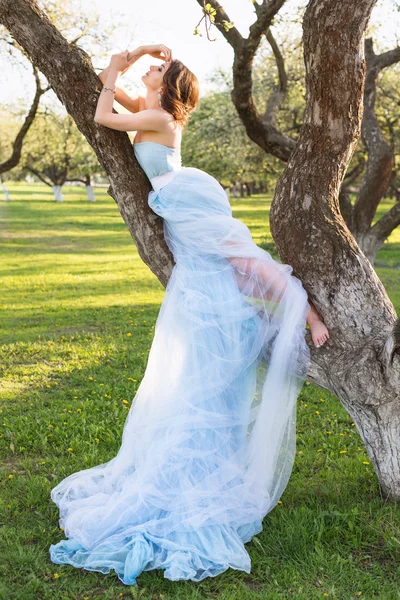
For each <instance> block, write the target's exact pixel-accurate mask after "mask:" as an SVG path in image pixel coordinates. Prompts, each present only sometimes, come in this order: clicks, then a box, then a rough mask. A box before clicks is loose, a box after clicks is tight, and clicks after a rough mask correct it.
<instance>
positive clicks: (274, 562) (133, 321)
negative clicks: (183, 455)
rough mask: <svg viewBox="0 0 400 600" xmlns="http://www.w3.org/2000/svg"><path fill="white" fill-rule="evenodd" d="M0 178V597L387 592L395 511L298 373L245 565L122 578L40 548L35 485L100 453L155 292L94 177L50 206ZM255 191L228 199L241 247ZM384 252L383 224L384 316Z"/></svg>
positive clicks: (120, 417) (43, 505) (127, 395)
mask: <svg viewBox="0 0 400 600" xmlns="http://www.w3.org/2000/svg"><path fill="white" fill-rule="evenodd" d="M9 187H10V192H11V195H12V197H13V198H14V201H13V202H10V203H8V204H7V205H6V206H5V207H4V208H3V209H2V211H3V212H4V213H5V217H6V225H5V226H4V227H3V230H2V231H3V237H0V246H1V252H2V255H3V256H4V257H5V260H4V261H3V263H2V267H1V271H0V278H1V280H0V283H1V289H2V302H1V305H0V323H1V327H2V330H1V346H0V355H1V356H0V398H1V401H2V402H1V407H0V410H1V420H0V428H1V431H0V453H1V459H2V462H1V470H0V487H1V493H0V498H1V500H0V519H1V523H2V535H1V538H0V552H1V561H0V598H2V599H3V598H4V599H7V600H38V599H40V600H59V599H60V600H84V599H90V600H100V599H101V600H116V599H119V598H122V599H124V598H125V599H126V600H128V598H143V599H146V600H199V599H203V598H207V599H211V598H216V599H218V600H267V599H268V600H289V599H295V600H322V599H325V598H327V599H328V600H329V598H331V599H332V600H356V599H358V598H360V599H361V600H362V599H363V598H364V599H365V600H370V599H372V598H379V599H382V600H395V599H396V598H397V597H398V581H399V577H400V572H399V564H400V562H399V561H400V554H399V539H400V508H399V506H398V505H397V504H395V503H393V502H387V501H385V500H383V499H382V498H381V496H380V494H379V489H378V485H377V480H376V476H375V473H374V471H373V468H372V466H371V464H370V461H369V460H368V456H367V453H366V450H365V448H364V447H363V445H362V442H361V439H360V436H359V434H358V432H357V431H356V428H355V427H354V426H353V423H352V419H351V418H350V416H349V415H348V414H347V413H346V411H345V410H344V408H343V407H342V406H341V404H339V402H338V401H337V399H336V398H335V397H334V396H333V395H331V394H330V393H329V392H327V391H326V390H321V389H319V388H317V387H315V386H313V385H310V384H309V383H308V382H306V383H305V385H304V387H303V389H302V391H301V393H300V396H299V399H298V411H297V415H298V421H297V436H298V437H297V440H298V441H297V454H296V459H295V465H294V470H293V473H292V477H291V479H290V481H289V485H288V486H287V488H286V490H285V492H284V494H283V496H282V498H281V503H280V504H278V505H277V506H276V508H275V509H274V510H273V511H271V512H270V513H269V514H268V515H267V516H266V517H265V519H264V529H263V531H262V532H261V533H260V534H258V535H257V536H256V537H254V538H253V539H252V541H251V542H249V543H247V544H246V549H247V551H248V552H249V554H250V557H251V561H252V568H251V573H250V574H247V573H244V572H241V571H236V570H233V569H230V570H228V571H227V572H225V573H223V574H222V575H219V576H218V577H215V578H209V579H206V580H204V581H202V582H200V583H194V582H190V581H179V582H173V581H169V580H166V579H164V577H163V572H162V571H148V572H143V573H142V574H141V575H140V577H139V578H138V585H137V586H124V585H123V584H122V583H121V582H120V581H119V580H118V578H117V576H116V575H115V574H114V573H110V574H109V575H103V574H101V573H90V572H87V571H83V570H79V569H75V568H73V567H71V566H68V565H55V564H53V563H52V562H51V561H50V560H49V555H48V550H49V546H50V544H54V543H56V542H58V541H59V540H61V539H63V537H64V535H63V532H62V531H60V529H59V526H58V519H59V513H58V509H57V507H56V506H55V505H54V504H53V503H52V501H51V499H50V490H51V489H52V488H53V487H54V486H55V485H56V484H57V483H58V482H59V481H60V480H61V479H62V478H64V477H66V476H67V475H69V474H71V473H74V472H76V471H78V470H81V469H84V468H88V467H90V466H94V465H97V464H100V463H101V462H103V463H104V462H106V461H108V460H110V459H111V458H113V457H114V456H115V455H116V453H117V451H118V449H119V447H120V444H121V436H122V430H123V424H124V422H125V419H126V417H127V414H128V409H129V406H130V404H131V402H132V399H133V397H134V394H135V392H136V390H137V389H138V386H139V384H140V382H141V380H142V377H143V375H144V372H145V368H146V362H147V356H148V353H149V350H150V347H151V343H152V340H153V336H154V328H155V323H156V319H157V315H158V311H159V308H160V303H161V301H162V299H163V297H164V293H165V291H164V288H163V287H162V286H161V284H160V283H159V281H158V280H157V279H156V277H155V276H154V275H153V273H152V272H151V271H150V270H149V269H148V267H147V266H146V265H144V263H143V262H142V261H141V259H140V257H139V255H138V252H137V250H136V248H135V246H134V244H133V243H132V238H131V236H130V234H129V231H128V230H127V228H126V225H125V224H124V222H123V219H122V217H121V215H120V214H119V212H118V209H117V207H116V205H115V202H114V201H113V200H112V199H111V198H110V197H109V196H107V194H106V192H105V190H104V189H103V190H97V191H96V194H97V197H98V201H97V202H96V204H95V205H93V204H90V203H87V202H86V197H85V193H84V191H83V190H82V189H80V188H68V189H66V190H65V199H66V200H67V202H65V203H64V204H54V203H53V202H52V194H51V190H49V188H47V187H46V186H44V185H36V184H35V185H30V186H27V185H26V184H19V183H18V184H10V186H9ZM270 202H271V196H268V197H266V196H263V197H260V198H257V199H254V198H252V199H251V200H250V201H249V200H248V199H246V201H245V202H243V201H241V200H240V199H238V200H234V201H232V208H233V214H234V216H235V217H237V218H240V219H241V220H243V222H245V223H246V224H247V225H248V226H249V227H250V229H251V232H252V235H253V239H254V240H255V241H256V242H257V243H263V244H264V243H266V244H268V245H270V246H272V247H273V242H272V239H271V236H270V233H269V230H268V210H269V205H270ZM388 208H389V207H388V205H386V206H384V207H382V209H383V210H387V209H388ZM399 253H400V232H399V231H397V232H396V231H395V232H393V233H392V235H391V237H390V240H389V243H388V244H385V246H384V248H383V249H382V250H381V251H380V252H379V253H378V260H377V262H379V264H380V265H381V267H380V268H379V269H378V274H379V276H380V277H381V279H382V281H383V283H384V284H385V286H386V289H387V290H388V293H389V296H390V298H391V300H392V301H393V302H394V305H395V308H396V311H397V312H399V310H400V293H399V286H398V270H397V269H396V268H395V267H396V264H397V265H398V264H399ZM391 265H392V267H394V268H391ZM166 360H168V358H167V357H166ZM149 451H151V449H149Z"/></svg>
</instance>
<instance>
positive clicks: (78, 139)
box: [22, 109, 101, 202]
mask: <svg viewBox="0 0 400 600" xmlns="http://www.w3.org/2000/svg"><path fill="white" fill-rule="evenodd" d="M22 168H23V170H24V171H25V172H26V171H29V172H30V173H32V174H33V175H35V177H37V178H38V179H39V180H40V181H42V182H43V183H45V184H46V185H48V186H50V187H51V188H52V190H53V193H54V198H55V200H56V202H62V201H63V195H62V190H61V188H62V186H63V185H64V184H65V183H66V182H67V181H77V180H78V181H83V182H84V183H85V185H86V186H87V190H88V197H89V200H90V201H94V196H93V190H92V187H91V177H92V175H94V174H95V173H98V172H99V171H100V170H101V168H100V166H99V163H98V161H97V159H96V156H95V154H94V152H93V150H92V149H91V148H90V146H89V145H88V143H87V142H86V140H85V138H84V137H83V135H82V134H81V133H80V131H78V129H77V127H76V125H75V123H74V120H73V119H72V117H71V116H70V115H63V114H59V113H58V112H56V111H51V110H50V109H47V110H46V112H45V113H43V114H40V115H38V116H37V117H36V120H35V123H34V125H33V127H32V129H31V131H30V133H29V135H28V136H27V139H26V143H25V147H24V152H23V156H22Z"/></svg>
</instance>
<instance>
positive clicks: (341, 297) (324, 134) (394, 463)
mask: <svg viewBox="0 0 400 600" xmlns="http://www.w3.org/2000/svg"><path fill="white" fill-rule="evenodd" d="M373 3H374V0H358V2H357V3H356V4H354V3H349V2H348V1H347V0H336V2H334V3H333V2H331V0H311V1H310V2H309V5H308V7H307V10H306V14H305V18H304V22H303V30H304V54H305V64H306V90H307V95H306V113H305V119H304V124H303V126H302V128H301V132H300V136H299V140H298V143H297V144H295V143H294V142H293V140H290V138H287V137H286V136H283V135H282V134H281V133H280V132H279V131H277V129H276V128H275V127H274V125H273V124H271V123H269V122H266V123H261V124H260V122H259V118H258V117H259V115H258V113H257V111H256V109H255V106H254V103H253V102H252V99H251V64H252V60H253V58H254V54H255V52H256V50H257V47H258V45H259V42H260V39H261V36H262V35H263V34H264V32H265V31H266V30H267V29H268V28H269V26H270V24H271V20H272V18H273V16H274V15H275V14H276V12H277V10H278V9H279V8H280V6H281V5H282V4H283V0H279V1H278V0H270V1H269V2H267V1H266V0H264V1H263V2H262V4H259V5H257V8H256V12H257V20H256V22H255V23H254V24H253V25H252V26H251V27H250V34H249V37H248V38H247V39H246V40H244V38H242V36H241V35H240V33H239V32H238V31H237V29H236V28H234V27H229V28H228V31H225V33H226V34H227V35H228V34H229V36H230V39H231V40H232V41H233V44H234V46H235V54H236V56H235V61H234V80H235V88H234V93H233V96H234V99H235V102H236V103H237V104H238V106H239V109H240V111H241V113H242V114H243V116H245V115H246V114H247V115H248V117H249V119H246V120H247V126H246V130H247V128H248V129H249V131H250V132H251V133H252V135H253V137H254V138H256V139H259V141H260V144H261V145H264V146H265V150H267V151H271V150H274V151H276V152H277V153H278V154H279V153H280V154H282V156H283V157H286V158H287V157H289V161H288V164H287V167H286V169H285V171H284V173H283V175H282V176H281V178H280V180H279V182H278V185H277V190H276V194H275V197H274V200H273V203H272V209H271V226H272V233H273V235H274V240H275V243H276V245H277V248H278V251H279V254H280V257H281V259H282V260H283V261H284V262H287V263H289V264H291V265H293V269H294V274H296V275H297V276H298V277H299V278H300V279H301V280H302V282H303V284H304V287H305V289H306V290H307V292H308V293H309V295H310V299H311V301H312V302H313V304H315V306H316V307H317V309H318V310H319V312H320V313H321V315H322V316H323V318H324V320H325V322H326V324H327V326H328V328H329V329H330V340H328V341H327V342H326V343H325V344H324V345H323V346H322V347H321V348H319V349H316V348H314V347H313V345H312V342H311V339H310V336H309V333H307V340H308V341H309V344H310V352H311V369H310V373H309V378H310V380H312V381H313V382H315V383H316V384H318V385H320V386H322V387H326V388H327V389H330V390H331V391H332V392H333V393H335V394H336V395H337V396H338V397H339V398H340V400H341V402H342V403H343V405H344V406H345V407H346V408H347V410H348V411H349V413H350V414H351V416H352V417H353V419H354V423H355V425H356V426H357V428H358V430H359V432H360V434H361V436H362V438H363V440H364V442H365V444H366V447H367V451H368V453H369V456H370V457H371V462H372V463H373V465H374V467H375V469H376V472H377V475H378V478H379V481H380V484H381V487H382V491H383V493H384V494H386V495H387V496H388V497H391V498H396V499H400V445H399V443H398V439H399V430H400V402H399V400H400V397H399V383H398V380H399V372H400V357H399V354H398V351H399V349H400V321H399V320H398V319H397V316H396V313H395V311H394V308H393V305H392V304H391V302H390V300H389V298H388V297H387V294H386V292H385V290H384V288H383V286H382V284H381V282H380V281H379V279H378V277H377V275H376V273H375V272H374V270H373V268H372V266H371V264H370V263H369V261H368V260H367V259H366V258H365V256H364V254H363V253H362V251H361V250H360V248H359V247H358V245H357V243H356V242H355V240H354V238H353V236H352V235H351V232H350V231H349V229H348V227H347V225H346V223H345V221H344V220H343V217H342V215H341V213H340V210H339V200H338V197H339V189H340V185H341V182H342V180H343V177H344V174H345V171H346V168H347V166H348V163H349V160H350V157H351V155H352V152H353V150H354V145H355V143H356V141H357V138H358V137H359V135H360V127H361V116H362V93H363V84H364V76H365V60H364V56H363V37H364V32H365V29H366V26H367V23H368V19H369V16H370V12H371V9H372V6H373ZM218 6H219V5H218ZM219 10H221V11H222V10H223V9H219ZM224 14H225V15H226V13H223V14H222V16H223V15H224ZM227 21H228V22H229V19H227ZM0 22H2V23H3V24H4V25H5V26H6V27H7V28H8V29H9V31H10V32H11V33H12V35H13V36H14V37H15V38H16V39H17V40H18V42H19V43H20V44H21V45H23V47H24V48H25V50H26V51H27V52H28V53H29V55H30V56H31V58H32V60H33V62H34V63H35V64H36V65H37V66H38V68H39V69H40V70H41V71H42V72H44V73H45V75H46V77H47V79H48V80H49V82H50V83H51V85H52V87H53V89H54V90H55V92H56V93H57V95H58V97H59V98H60V100H61V102H62V103H63V104H64V105H65V106H66V108H67V111H68V112H69V114H71V116H73V118H74V120H75V122H76V123H77V125H78V128H79V129H80V130H81V131H82V133H84V135H85V137H86V138H87V139H88V141H89V143H90V144H91V145H92V147H93V148H94V150H95V152H96V154H97V156H98V158H99V160H100V162H101V164H102V165H103V166H104V168H105V170H106V172H107V173H108V174H109V177H110V181H111V187H110V193H111V194H112V195H113V197H114V199H115V200H116V202H117V204H118V207H119V209H120V211H121V214H122V216H123V218H124V220H125V222H126V224H127V226H128V228H129V230H130V231H131V233H132V235H133V237H134V239H135V241H136V242H137V246H138V250H139V253H140V255H141V257H142V258H143V260H145V262H146V263H147V264H148V265H149V266H150V267H151V269H152V270H153V272H154V273H155V274H156V275H157V276H158V277H159V279H160V281H162V283H164V285H165V284H166V283H167V281H168V277H169V275H170V273H171V267H172V258H171V256H170V254H169V253H168V250H167V248H166V244H165V241H164V238H163V231H162V227H161V223H159V224H157V226H156V227H155V226H154V215H151V211H150V209H149V207H148V206H147V202H146V200H147V193H148V191H149V190H150V185H149V182H148V181H147V179H146V177H145V175H144V173H143V172H142V170H141V169H140V168H139V165H138V164H137V161H136V160H135V159H134V155H133V152H132V148H131V144H130V142H129V138H128V136H127V135H126V134H125V133H121V132H117V131H113V130H107V129H105V128H104V129H103V128H101V127H100V126H98V125H96V124H95V123H94V121H93V116H94V112H95V107H96V101H97V94H96V91H97V92H98V90H99V87H100V86H99V80H98V78H97V77H96V76H95V74H94V72H93V69H92V68H91V64H90V59H89V57H88V55H87V54H86V53H85V52H83V51H82V50H81V49H79V48H74V47H71V46H70V45H69V44H68V43H67V41H66V40H65V39H64V38H63V37H62V36H61V34H60V33H59V32H58V31H57V30H56V28H55V27H54V26H53V25H52V24H51V23H50V21H49V20H48V19H47V17H46V15H44V14H43V12H42V11H41V10H40V9H39V7H38V6H37V4H36V2H34V0H0ZM221 27H222V29H224V27H223V26H221ZM50 56H51V58H50ZM60 66H62V69H61V68H60ZM247 71H249V73H250V75H248V73H247ZM240 77H242V78H243V81H242V82H240V81H238V79H240ZM239 89H241V90H242V92H243V95H242V97H241V98H240V97H238V94H239Z"/></svg>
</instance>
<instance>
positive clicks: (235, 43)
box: [197, 0, 400, 264]
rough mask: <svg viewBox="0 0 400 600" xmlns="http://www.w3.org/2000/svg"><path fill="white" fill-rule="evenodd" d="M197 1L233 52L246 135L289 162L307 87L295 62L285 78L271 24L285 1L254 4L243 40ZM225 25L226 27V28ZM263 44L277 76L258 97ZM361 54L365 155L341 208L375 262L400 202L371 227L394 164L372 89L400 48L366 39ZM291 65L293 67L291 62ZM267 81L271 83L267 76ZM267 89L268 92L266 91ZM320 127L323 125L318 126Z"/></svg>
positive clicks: (210, 5) (216, 7) (216, 9)
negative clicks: (380, 47) (379, 46)
mask: <svg viewBox="0 0 400 600" xmlns="http://www.w3.org/2000/svg"><path fill="white" fill-rule="evenodd" d="M197 2H198V4H200V6H202V7H203V12H204V19H205V21H206V22H207V21H208V22H209V23H212V24H213V25H215V27H217V29H218V30H219V31H220V32H221V34H222V35H223V36H224V37H225V39H226V40H227V41H228V43H229V44H230V45H231V47H232V49H233V51H234V62H233V68H232V91H231V97H232V101H233V104H234V106H235V108H236V111H237V114H238V116H239V117H240V119H241V121H242V123H243V125H244V127H245V129H246V132H247V135H248V136H249V138H250V139H251V140H253V141H254V142H255V143H256V144H257V145H258V146H259V147H260V148H262V149H263V150H264V151H265V152H266V153H268V154H271V155H272V156H275V157H277V158H279V159H280V160H282V161H284V162H286V161H288V160H289V157H290V156H291V153H292V151H293V149H294V148H295V145H296V139H297V136H293V133H298V131H299V129H298V127H299V125H300V124H301V122H302V113H303V108H304V100H302V98H301V96H299V94H298V92H299V91H300V89H301V88H302V90H303V91H305V87H304V76H303V75H304V66H303V65H300V63H299V61H297V63H298V66H297V77H295V78H293V73H292V77H290V76H288V71H287V61H288V59H289V60H290V51H288V49H287V48H286V51H282V50H281V48H280V46H279V44H278V42H277V41H276V39H275V37H274V34H273V31H272V29H271V25H272V23H273V20H274V19H275V18H276V17H277V15H278V13H279V10H280V9H281V7H282V5H283V4H284V2H285V0H270V1H266V0H265V1H263V2H260V3H258V2H256V0H253V5H254V10H255V14H256V17H257V18H256V20H255V22H254V23H253V25H252V26H251V27H250V32H249V36H248V37H247V38H245V37H243V36H242V35H241V34H240V32H239V31H238V30H237V29H236V28H235V27H234V25H233V23H231V21H230V19H229V16H228V15H227V13H226V11H225V10H224V8H223V6H221V4H219V2H217V0H210V2H207V4H206V5H205V2H204V0H197ZM321 2H322V0H321ZM227 23H228V24H229V26H227V25H226V24H227ZM316 26H317V25H316ZM262 42H265V43H268V45H269V47H270V55H271V56H273V57H274V61H275V65H274V69H273V71H272V72H273V73H275V74H276V75H275V77H276V81H275V83H274V84H273V85H268V86H267V87H264V90H263V93H262V94H261V95H260V94H259V93H258V92H259V85H258V84H259V73H258V74H257V65H258V64H259V57H257V56H256V52H258V50H259V47H260V45H262ZM286 46H287V42H286ZM264 47H265V45H264ZM297 47H299V45H297ZM294 48H296V45H295V46H294ZM292 50H293V46H292ZM365 52H366V63H367V73H366V83H365V89H364V102H363V104H364V107H365V108H364V116H363V121H362V143H363V146H364V150H365V152H366V154H367V155H366V157H365V159H364V160H363V161H362V162H359V163H358V164H357V166H356V167H354V166H353V165H351V166H350V172H349V174H348V178H347V180H346V179H345V180H344V184H345V185H344V188H343V189H342V190H341V193H340V197H339V198H340V201H339V206H340V210H341V212H342V217H343V218H344V220H345V222H346V225H347V227H348V229H349V230H350V231H351V233H352V234H353V237H354V238H355V240H356V242H357V243H358V245H359V247H360V248H361V250H362V251H363V253H364V254H365V256H367V258H368V259H369V261H370V262H371V264H373V263H374V260H375V257H376V253H377V251H378V250H379V248H381V246H382V244H383V243H384V241H385V240H386V239H387V238H388V236H389V235H390V233H391V232H392V231H393V230H394V229H395V228H396V227H397V226H398V225H399V224H400V204H399V203H397V204H396V205H394V206H393V207H392V208H391V209H390V210H389V212H388V213H387V214H385V215H384V216H383V217H382V218H381V219H380V220H379V221H378V222H377V223H375V224H374V225H372V221H373V219H374V217H375V214H376V210H377V207H378V206H379V203H380V201H381V200H382V198H384V197H385V195H386V193H387V191H388V188H389V185H390V183H391V176H392V167H393V165H394V155H393V151H392V149H391V147H390V144H389V143H388V142H387V140H386V139H385V136H384V134H383V132H382V129H381V127H380V125H379V122H378V119H377V116H376V112H375V110H376V109H375V97H376V86H377V82H378V81H379V78H380V75H381V72H382V71H383V70H384V69H386V68H388V67H391V66H393V65H395V64H397V63H398V62H399V61H400V47H396V48H394V49H392V50H390V51H387V52H383V53H382V54H375V52H374V50H373V42H372V39H371V38H369V39H367V40H366V41H365ZM271 66H272V65H271ZM291 67H292V68H293V60H292V61H291ZM267 78H268V74H267ZM269 80H270V83H271V75H269ZM296 80H297V81H296ZM299 88H300V89H299ZM266 90H268V93H265V91H266ZM293 92H294V93H293ZM288 96H290V98H289V102H287V99H288ZM296 96H297V99H298V100H300V102H299V103H298V107H297V108H298V109H300V110H294V111H293V110H292V109H293V108H294V107H293V106H290V104H292V103H293V100H294V99H295V97H296ZM288 109H289V110H288ZM285 112H286V115H285V117H284V118H283V119H282V117H281V118H279V117H280V114H281V115H282V114H284V113H285ZM290 113H292V115H293V117H294V121H293V127H289V128H288V124H289V123H290ZM317 116H318V115H317ZM288 117H289V119H288ZM332 119H334V116H332ZM324 125H325V124H324V123H321V126H324ZM355 180H358V181H359V189H358V191H357V197H356V200H355V202H354V205H353V204H352V203H351V201H350V197H349V195H348V193H346V188H347V187H348V186H349V185H351V184H353V183H354V181H355ZM271 216H272V215H271Z"/></svg>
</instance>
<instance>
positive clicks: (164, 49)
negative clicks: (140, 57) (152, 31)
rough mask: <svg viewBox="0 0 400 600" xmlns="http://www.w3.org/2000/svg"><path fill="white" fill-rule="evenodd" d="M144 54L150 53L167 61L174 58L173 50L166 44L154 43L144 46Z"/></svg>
mask: <svg viewBox="0 0 400 600" xmlns="http://www.w3.org/2000/svg"><path fill="white" fill-rule="evenodd" d="M142 49H143V52H144V54H150V56H153V57H154V58H159V59H160V60H165V61H167V62H169V61H171V60H172V50H171V48H168V46H165V45H164V44H153V45H150V46H142Z"/></svg>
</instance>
